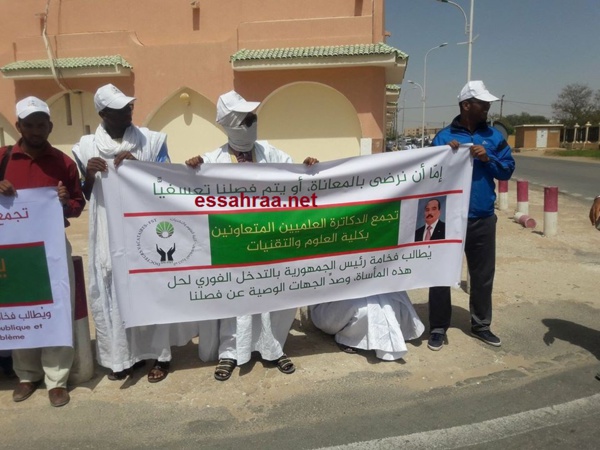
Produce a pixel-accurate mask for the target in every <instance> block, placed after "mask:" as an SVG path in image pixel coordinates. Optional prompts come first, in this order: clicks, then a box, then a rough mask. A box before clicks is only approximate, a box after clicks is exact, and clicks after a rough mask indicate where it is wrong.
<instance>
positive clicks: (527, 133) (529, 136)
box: [514, 124, 562, 148]
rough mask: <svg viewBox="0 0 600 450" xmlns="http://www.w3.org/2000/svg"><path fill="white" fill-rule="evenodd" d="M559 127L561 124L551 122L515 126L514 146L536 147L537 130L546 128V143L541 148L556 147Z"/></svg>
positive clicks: (558, 142) (560, 127) (558, 141)
mask: <svg viewBox="0 0 600 450" xmlns="http://www.w3.org/2000/svg"><path fill="white" fill-rule="evenodd" d="M561 129H562V125H551V124H547V125H545V124H541V125H526V126H516V127H515V142H514V146H515V147H516V148H538V146H537V133H538V130H547V143H546V146H545V147H543V148H558V147H560V130H561Z"/></svg>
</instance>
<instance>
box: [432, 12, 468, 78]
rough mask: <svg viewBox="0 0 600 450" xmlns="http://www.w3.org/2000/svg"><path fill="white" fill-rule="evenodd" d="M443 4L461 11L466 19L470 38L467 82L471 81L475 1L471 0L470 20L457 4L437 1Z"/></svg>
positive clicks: (466, 28)
mask: <svg viewBox="0 0 600 450" xmlns="http://www.w3.org/2000/svg"><path fill="white" fill-rule="evenodd" d="M437 1H438V2H441V3H448V4H450V5H453V6H455V7H457V8H458V9H460V11H461V12H462V13H463V16H464V17H465V34H466V35H467V36H468V39H469V40H468V41H467V47H468V49H469V53H468V55H469V56H468V57H467V82H469V81H471V62H472V61H473V9H474V6H475V0H471V10H470V11H469V18H467V13H466V12H465V10H464V9H462V7H461V6H460V5H459V4H458V3H455V2H452V1H450V0H437Z"/></svg>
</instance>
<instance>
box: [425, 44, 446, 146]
mask: <svg viewBox="0 0 600 450" xmlns="http://www.w3.org/2000/svg"><path fill="white" fill-rule="evenodd" d="M446 45H448V43H447V42H444V43H442V44H440V45H437V46H435V47H433V48H430V49H429V50H427V52H426V53H425V61H424V62H423V123H422V124H421V128H422V133H421V134H422V138H423V140H422V142H421V148H423V147H425V103H426V102H427V55H429V52H431V51H432V50H435V49H437V48H442V47H445V46H446Z"/></svg>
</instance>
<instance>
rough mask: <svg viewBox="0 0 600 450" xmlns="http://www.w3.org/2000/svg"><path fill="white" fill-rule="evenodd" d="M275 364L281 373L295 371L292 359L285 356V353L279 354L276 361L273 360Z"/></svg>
mask: <svg viewBox="0 0 600 450" xmlns="http://www.w3.org/2000/svg"><path fill="white" fill-rule="evenodd" d="M275 364H277V368H278V369H279V371H280V372H282V373H285V374H288V375H289V374H291V373H294V372H295V371H296V367H295V366H294V363H293V362H292V360H291V359H290V358H288V357H287V355H286V354H285V353H284V354H283V355H281V357H280V358H279V359H278V360H277V361H275Z"/></svg>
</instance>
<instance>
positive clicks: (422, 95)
mask: <svg viewBox="0 0 600 450" xmlns="http://www.w3.org/2000/svg"><path fill="white" fill-rule="evenodd" d="M408 82H409V83H410V84H414V85H415V86H418V88H419V89H421V104H422V109H423V113H422V117H421V148H423V146H424V145H425V91H424V90H423V86H421V85H420V84H419V83H416V82H414V81H412V80H408Z"/></svg>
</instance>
